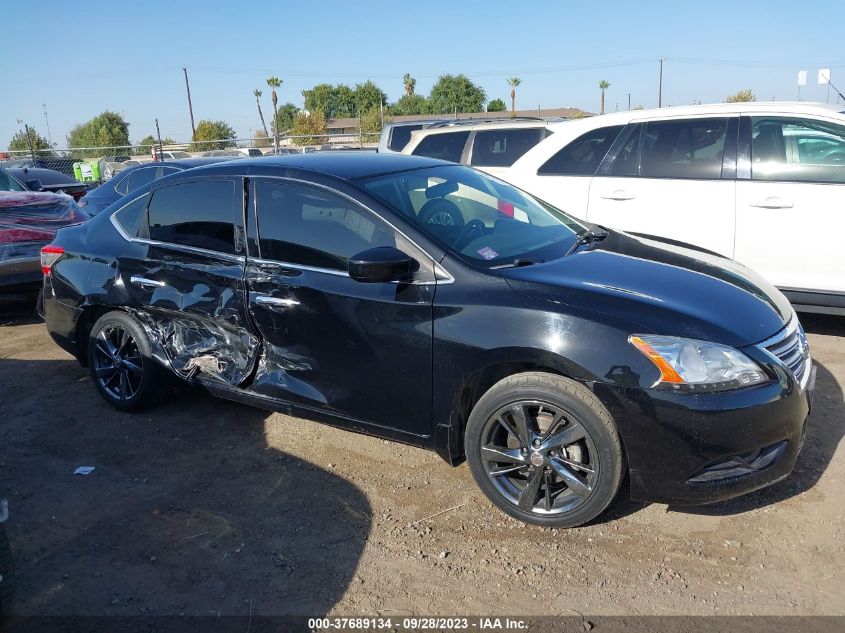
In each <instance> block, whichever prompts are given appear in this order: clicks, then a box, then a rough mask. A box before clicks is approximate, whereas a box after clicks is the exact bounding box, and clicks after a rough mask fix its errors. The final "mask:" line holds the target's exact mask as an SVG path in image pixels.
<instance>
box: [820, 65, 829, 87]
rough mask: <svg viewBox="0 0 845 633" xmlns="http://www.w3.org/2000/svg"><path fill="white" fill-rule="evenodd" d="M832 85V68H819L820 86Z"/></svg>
mask: <svg viewBox="0 0 845 633" xmlns="http://www.w3.org/2000/svg"><path fill="white" fill-rule="evenodd" d="M829 83H830V68H819V85H820V86H823V85H824V84H829Z"/></svg>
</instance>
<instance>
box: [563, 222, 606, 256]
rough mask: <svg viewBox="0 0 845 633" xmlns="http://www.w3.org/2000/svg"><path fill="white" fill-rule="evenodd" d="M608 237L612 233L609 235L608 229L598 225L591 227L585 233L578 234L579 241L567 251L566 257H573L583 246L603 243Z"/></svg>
mask: <svg viewBox="0 0 845 633" xmlns="http://www.w3.org/2000/svg"><path fill="white" fill-rule="evenodd" d="M608 235H610V233H608V231H607V229H606V228H604V227H603V226H599V225H598V224H596V225H595V226H594V227H591V228H589V229H587V230H586V231H584V232H583V233H579V234H578V236H577V239H576V240H575V242H574V243H573V244H572V246H570V247H569V250H568V251H566V254H565V255H564V257H569V256H570V255H572V253H574V252H575V250H576V249H577V248H578V247H579V246H583V245H584V244H590V243H592V242H601V241H602V240H603V239H604V238H606V237H607V236H608Z"/></svg>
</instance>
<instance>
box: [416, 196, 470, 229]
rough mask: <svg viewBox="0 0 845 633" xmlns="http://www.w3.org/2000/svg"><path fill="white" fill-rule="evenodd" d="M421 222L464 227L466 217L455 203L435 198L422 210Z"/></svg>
mask: <svg viewBox="0 0 845 633" xmlns="http://www.w3.org/2000/svg"><path fill="white" fill-rule="evenodd" d="M419 221H420V222H422V223H423V224H442V225H444V226H456V227H462V226H463V225H464V216H463V214H462V213H461V210H460V209H459V208H458V206H457V205H456V204H455V203H454V202H451V201H449V200H444V199H443V198H433V199H431V200H429V201H428V202H426V203H425V204H424V205H423V206H422V209H420V214H419Z"/></svg>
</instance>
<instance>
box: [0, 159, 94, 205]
mask: <svg viewBox="0 0 845 633" xmlns="http://www.w3.org/2000/svg"><path fill="white" fill-rule="evenodd" d="M7 171H8V172H9V173H10V174H12V176H14V177H15V178H16V179H17V180H18V182H22V183H23V184H24V186H25V187H26V188H27V189H29V190H30V191H47V192H50V193H66V194H67V195H69V196H70V197H72V198H73V199H74V200H77V201H78V200H79V199H80V198H82V196H84V195H85V194H86V193H88V185H86V184H85V183H84V182H79V181H78V180H76V179H75V178H71V177H70V176H66V175H65V174H63V173H62V172H60V171H56V170H54V169H44V168H43V167H11V168H9V169H8V170H7Z"/></svg>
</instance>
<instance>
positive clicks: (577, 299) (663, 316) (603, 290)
mask: <svg viewBox="0 0 845 633" xmlns="http://www.w3.org/2000/svg"><path fill="white" fill-rule="evenodd" d="M501 272H502V274H503V275H504V277H505V279H506V280H507V281H508V283H509V285H510V286H511V287H512V288H513V289H514V290H515V291H516V292H518V293H520V294H523V295H526V296H531V297H535V298H539V299H545V300H548V301H553V302H556V303H560V304H568V305H574V306H579V307H581V308H587V309H590V310H593V311H596V312H601V313H604V314H609V315H612V316H615V317H618V318H621V319H624V320H626V321H628V322H629V323H631V324H633V325H636V326H637V327H639V328H640V330H641V331H642V332H643V333H649V332H651V333H657V334H665V335H671V336H684V337H688V338H695V339H703V340H709V341H715V342H718V343H723V344H725V345H732V346H734V347H741V346H743V345H749V344H751V343H757V342H759V341H762V340H764V339H766V338H768V337H770V336H772V335H773V334H775V333H776V332H777V331H778V330H780V329H782V328H783V327H784V325H786V324H787V323H788V322H789V320H790V319H791V318H792V315H793V314H794V311H793V309H792V306H791V305H790V304H789V301H788V300H787V299H786V297H784V296H783V294H781V292H780V291H779V290H777V289H776V288H775V287H774V286H772V285H771V284H769V283H768V282H767V281H765V280H764V279H763V278H762V277H760V276H759V275H757V274H756V273H754V272H753V271H752V270H750V269H749V268H746V267H745V266H743V265H742V264H739V263H738V262H735V261H733V260H730V259H726V258H724V257H721V256H719V255H716V254H714V253H709V252H707V251H701V250H699V249H697V248H695V247H693V246H688V245H685V246H681V245H678V244H676V243H673V244H668V243H664V242H659V241H656V240H652V239H646V238H639V237H635V236H633V235H630V234H627V233H620V232H616V231H610V232H609V235H608V236H607V237H606V238H605V239H604V240H602V241H601V242H598V243H595V244H594V245H592V246H588V247H585V248H583V249H581V250H579V251H577V252H576V253H574V254H572V255H569V256H568V257H564V258H561V259H557V260H554V261H550V262H546V263H542V264H535V265H532V266H525V267H520V268H509V269H503V270H502V271H501Z"/></svg>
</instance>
